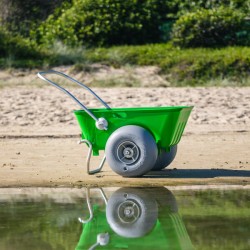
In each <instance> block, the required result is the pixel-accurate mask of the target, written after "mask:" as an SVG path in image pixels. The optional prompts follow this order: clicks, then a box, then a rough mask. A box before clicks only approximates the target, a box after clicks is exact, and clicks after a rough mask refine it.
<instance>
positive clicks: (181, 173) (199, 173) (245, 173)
mask: <svg viewBox="0 0 250 250" xmlns="http://www.w3.org/2000/svg"><path fill="white" fill-rule="evenodd" d="M143 177H144V178H145V177H146V178H164V177H167V178H215V177H250V171H249V170H229V169H164V170H161V171H151V172H149V173H148V174H146V175H144V176H143Z"/></svg>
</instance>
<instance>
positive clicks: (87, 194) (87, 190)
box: [78, 188, 108, 224]
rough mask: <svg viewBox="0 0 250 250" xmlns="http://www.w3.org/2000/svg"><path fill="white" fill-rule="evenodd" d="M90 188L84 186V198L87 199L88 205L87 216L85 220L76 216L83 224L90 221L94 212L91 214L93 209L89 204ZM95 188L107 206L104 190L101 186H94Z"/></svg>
mask: <svg viewBox="0 0 250 250" xmlns="http://www.w3.org/2000/svg"><path fill="white" fill-rule="evenodd" d="M90 189H91V188H86V189H85V190H86V200H87V205H88V210H89V218H88V219H87V220H83V219H82V218H80V217H79V218H78V220H79V222H81V223H83V224H86V223H88V222H90V221H91V220H92V219H93V217H94V214H93V209H92V206H91V204H90ZM95 189H98V190H99V191H100V193H101V195H102V198H103V200H104V202H105V205H106V206H107V203H108V199H107V196H106V195H105V193H104V191H103V189H102V188H95Z"/></svg>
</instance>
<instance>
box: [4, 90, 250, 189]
mask: <svg viewBox="0 0 250 250" xmlns="http://www.w3.org/2000/svg"><path fill="white" fill-rule="evenodd" d="M94 90H95V91H96V92H97V93H98V94H99V95H100V96H101V97H102V98H103V99H104V100H105V101H106V102H107V103H108V104H109V105H110V106H111V107H121V106H123V107H125V106H126V107H129V106H130V107H135V106H168V105H193V106H195V108H194V110H193V112H192V114H191V117H190V119H189V121H188V125H187V127H186V130H185V132H184V135H183V137H182V140H181V142H180V144H179V148H178V154H177V157H176V159H175V161H174V162H173V163H172V164H171V166H170V167H169V168H167V169H166V170H163V171H158V172H154V173H152V172H151V173H149V174H148V175H146V176H144V177H142V178H123V177H120V176H118V175H116V174H115V173H114V172H112V171H111V169H110V168H109V167H108V166H107V164H106V165H105V167H104V170H103V171H102V172H100V173H98V174H96V175H92V176H88V175H87V174H86V170H85V159H86V155H87V148H86V147H85V146H84V145H77V143H76V142H77V140H78V139H80V129H79V126H78V124H77V122H76V120H75V117H74V115H73V113H72V110H74V109H77V108H78V107H77V106H76V104H75V103H74V102H73V101H72V100H71V99H69V98H68V97H67V96H66V95H64V94H63V93H61V92H60V91H58V90H56V89H55V88H53V87H44V88H25V87H17V88H7V87H6V88H2V89H1V90H0V110H1V112H0V148H1V150H0V187H23V186H48V187H50V186H85V185H88V186H98V185H100V186H120V185H127V186H148V185H152V186H159V185H160V186H162V185H164V186H165V185H168V186H169V185H194V184H199V185H203V184H208V185H213V184H237V185H238V184H239V185H248V184H249V182H250V153H249V150H250V125H249V124H250V88H214V87H213V88H113V89H101V88H97V89H94ZM73 92H74V93H76V95H77V96H78V97H79V99H80V100H81V101H82V102H83V103H84V104H86V105H87V106H88V107H99V106H100V105H99V104H98V103H97V102H96V101H95V100H93V98H92V97H90V96H89V95H88V94H87V93H86V92H84V91H83V90H82V89H78V88H74V89H73ZM92 159H93V162H92V163H93V164H92V166H96V165H97V164H98V163H99V160H100V158H98V157H93V158H92Z"/></svg>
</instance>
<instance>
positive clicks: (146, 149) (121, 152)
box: [105, 125, 157, 177]
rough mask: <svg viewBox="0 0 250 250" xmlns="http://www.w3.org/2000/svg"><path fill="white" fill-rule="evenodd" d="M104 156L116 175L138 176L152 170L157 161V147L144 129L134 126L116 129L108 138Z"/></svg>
mask: <svg viewBox="0 0 250 250" xmlns="http://www.w3.org/2000/svg"><path fill="white" fill-rule="evenodd" d="M105 154H106V158H107V162H108V164H109V166H110V167H111V168H112V170H114V171H115V172H116V173H117V174H120V175H122V176H127V177H132V176H140V175H143V174H145V173H147V172H148V171H150V170H151V169H152V167H153V166H154V164H155V162H156V159H157V145H156V143H155V140H154V138H153V136H152V135H151V134H150V133H149V132H148V131H147V130H146V129H144V128H142V127H139V126H134V125H129V126H124V127H121V128H118V129H117V130H116V131H115V132H113V134H111V136H110V137H109V139H108V141H107V144H106V147H105Z"/></svg>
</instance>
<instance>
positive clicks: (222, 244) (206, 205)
mask: <svg viewBox="0 0 250 250" xmlns="http://www.w3.org/2000/svg"><path fill="white" fill-rule="evenodd" d="M176 198H177V202H178V205H179V209H180V213H181V214H182V217H183V220H184V223H185V225H186V228H187V230H188V233H189V236H190V238H191V240H192V243H193V245H194V246H195V248H196V249H202V250H203V249H204V250H213V249H220V250H229V249H237V250H240V249H242V250H243V249H249V243H248V238H249V230H250V210H249V207H250V197H249V190H241V191H233V190H231V191H215V190H209V191H198V192H197V191H194V192H189V193H188V194H187V192H185V193H178V195H177V196H176Z"/></svg>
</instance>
